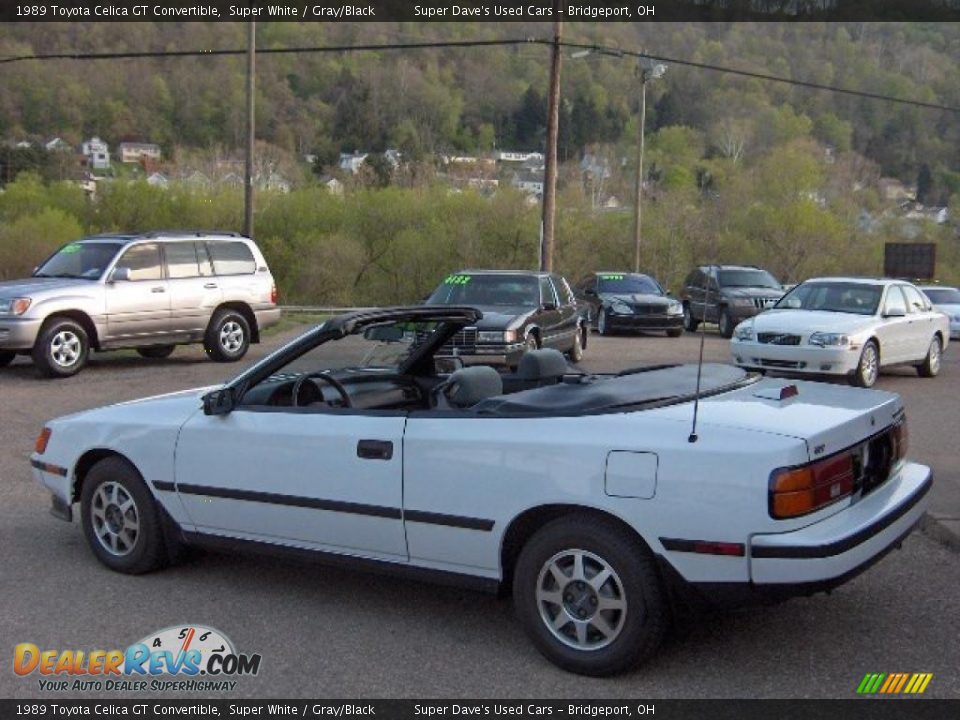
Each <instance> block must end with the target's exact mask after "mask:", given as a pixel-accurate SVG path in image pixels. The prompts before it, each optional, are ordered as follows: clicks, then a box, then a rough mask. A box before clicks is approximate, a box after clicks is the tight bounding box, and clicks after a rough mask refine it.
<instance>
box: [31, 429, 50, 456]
mask: <svg viewBox="0 0 960 720" xmlns="http://www.w3.org/2000/svg"><path fill="white" fill-rule="evenodd" d="M52 434H53V430H51V429H50V428H48V427H45V428H44V429H43V430H41V431H40V434H39V435H37V441H36V442H35V443H34V445H33V450H34V452H36V453H37V455H43V453H45V452H46V451H47V443H48V442H50V435H52Z"/></svg>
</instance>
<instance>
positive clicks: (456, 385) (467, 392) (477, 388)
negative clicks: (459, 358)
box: [444, 365, 503, 408]
mask: <svg viewBox="0 0 960 720" xmlns="http://www.w3.org/2000/svg"><path fill="white" fill-rule="evenodd" d="M446 385H447V387H446V389H445V390H444V395H446V396H447V400H448V401H449V402H450V404H451V405H452V406H454V407H459V408H466V407H471V406H473V405H476V404H477V403H478V402H480V401H481V400H486V399H487V398H490V397H495V396H497V395H503V380H502V379H501V378H500V373H498V372H497V371H496V370H494V369H493V368H492V367H490V366H489V365H475V366H472V367H465V368H460V369H459V370H457V371H455V372H453V373H451V374H450V377H449V378H447V382H446Z"/></svg>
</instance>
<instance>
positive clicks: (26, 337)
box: [0, 317, 43, 350]
mask: <svg viewBox="0 0 960 720" xmlns="http://www.w3.org/2000/svg"><path fill="white" fill-rule="evenodd" d="M41 325H43V319H42V318H12V317H3V318H0V350H29V349H30V348H32V347H33V344H34V342H36V339H37V335H38V334H39V333H40V326H41Z"/></svg>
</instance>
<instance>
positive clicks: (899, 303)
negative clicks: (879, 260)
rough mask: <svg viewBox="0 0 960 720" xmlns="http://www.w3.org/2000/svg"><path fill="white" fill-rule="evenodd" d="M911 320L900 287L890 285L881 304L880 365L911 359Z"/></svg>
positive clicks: (878, 334) (878, 330) (879, 329)
mask: <svg viewBox="0 0 960 720" xmlns="http://www.w3.org/2000/svg"><path fill="white" fill-rule="evenodd" d="M910 332H911V330H910V318H909V316H908V315H907V303H906V300H905V299H904V297H903V292H902V291H901V290H900V287H899V286H898V285H889V286H888V287H887V292H886V294H885V296H884V298H883V303H882V304H881V313H880V323H879V325H878V326H877V337H878V338H879V339H880V363H881V364H882V365H891V364H894V363H900V362H904V361H905V360H908V359H909V348H910Z"/></svg>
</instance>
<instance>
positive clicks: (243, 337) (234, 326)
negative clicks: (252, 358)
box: [203, 310, 250, 362]
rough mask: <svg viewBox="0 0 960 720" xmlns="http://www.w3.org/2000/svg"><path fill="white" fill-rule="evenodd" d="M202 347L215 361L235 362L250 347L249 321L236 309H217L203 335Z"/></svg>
mask: <svg viewBox="0 0 960 720" xmlns="http://www.w3.org/2000/svg"><path fill="white" fill-rule="evenodd" d="M203 349H204V350H206V351H207V355H208V356H209V357H210V359H212V360H216V361H217V362H236V361H237V360H240V359H241V358H242V357H243V356H244V355H246V354H247V350H249V349H250V323H248V322H247V319H246V318H245V317H244V316H243V315H241V314H240V313H238V312H237V311H236V310H219V311H218V312H217V313H216V314H215V315H214V316H213V318H212V319H211V320H210V325H208V326H207V332H206V334H205V335H204V337H203Z"/></svg>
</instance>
